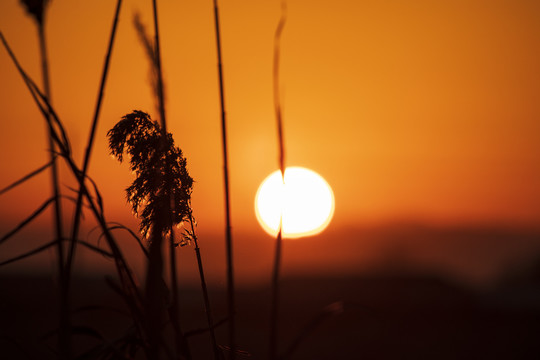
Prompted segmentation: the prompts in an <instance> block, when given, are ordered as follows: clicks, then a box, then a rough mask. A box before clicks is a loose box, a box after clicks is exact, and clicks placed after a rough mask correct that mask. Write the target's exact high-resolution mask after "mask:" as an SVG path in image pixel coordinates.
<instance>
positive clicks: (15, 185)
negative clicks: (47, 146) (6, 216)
mask: <svg viewBox="0 0 540 360" xmlns="http://www.w3.org/2000/svg"><path fill="white" fill-rule="evenodd" d="M51 165H52V161H49V162H48V163H47V164H45V165H43V166H42V167H40V168H38V169H36V170H34V171H32V172H31V173H30V174H27V175H25V176H23V177H22V178H20V179H19V180H16V181H15V182H13V183H12V184H10V185H8V186H6V187H5V188H3V189H2V190H0V195H2V194H4V193H6V192H8V191H9V190H11V189H13V188H15V187H17V186H19V185H21V184H22V183H24V182H25V181H27V180H30V179H31V178H33V177H34V176H36V175H38V174H40V173H41V172H42V171H44V170H46V169H47V168H48V167H49V166H51Z"/></svg>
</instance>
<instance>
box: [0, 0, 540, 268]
mask: <svg viewBox="0 0 540 360" xmlns="http://www.w3.org/2000/svg"><path fill="white" fill-rule="evenodd" d="M124 2H125V4H124V7H123V9H122V12H121V19H120V24H119V29H118V36H117V39H116V45H115V48H114V51H113V55H112V63H111V68H110V75H109V80H108V83H107V86H106V93H105V101H104V103H103V108H102V112H101V117H100V124H99V127H98V132H97V139H96V143H95V150H94V152H93V157H92V163H91V165H90V175H91V176H92V177H93V179H94V180H95V181H96V182H97V184H98V185H99V187H100V190H101V192H102V195H103V197H104V198H105V207H106V212H107V214H108V217H109V219H110V220H111V221H121V222H124V223H128V224H130V225H131V226H133V227H136V221H135V220H133V219H132V218H131V214H130V210H129V207H128V206H127V205H126V204H125V197H124V193H123V189H124V188H125V187H126V186H127V185H128V184H129V182H130V181H131V180H132V178H131V175H130V173H129V170H128V168H127V165H125V164H123V165H120V164H119V163H117V162H116V161H115V160H114V159H112V158H111V157H110V156H109V155H108V150H107V143H106V132H107V130H108V129H110V128H111V127H112V126H114V124H115V123H116V122H117V121H118V120H119V119H120V117H121V116H123V115H124V114H126V113H128V112H131V110H133V109H140V110H143V111H147V112H149V113H150V114H151V115H152V116H153V117H154V118H156V119H157V114H156V110H155V106H154V103H153V97H152V93H151V89H150V87H149V79H150V74H149V66H148V62H147V59H146V57H145V55H144V52H143V49H142V47H141V45H140V44H139V42H138V40H137V36H136V33H135V30H134V27H133V25H132V17H133V14H134V13H135V12H136V11H140V12H141V14H142V15H143V16H142V18H143V21H144V22H145V23H146V24H147V25H148V27H149V29H150V28H151V22H150V20H151V18H150V16H149V15H150V14H151V12H150V10H151V9H150V5H151V2H150V1H142V0H131V1H130V0H127V1H124ZM114 3H115V2H114V1H109V0H97V1H91V2H88V1H87V2H83V1H66V0H53V1H52V4H51V6H50V9H49V13H48V22H47V32H48V41H49V56H50V70H51V84H52V98H53V103H54V105H55V107H56V109H57V112H58V113H59V115H60V116H61V118H62V120H63V121H64V123H65V126H66V128H67V130H68V133H69V136H70V138H71V142H72V145H73V149H74V152H75V159H82V154H83V151H84V146H85V144H86V138H87V133H88V131H89V126H90V121H91V119H92V114H93V108H94V106H95V101H96V96H97V89H98V85H99V80H100V74H101V68H102V65H103V60H104V55H105V51H106V47H107V42H108V36H109V32H110V28H111V24H112V17H113V13H114V7H115V4H114ZM220 3H221V5H220V9H221V21H222V39H223V56H224V76H225V91H226V93H225V96H226V107H227V114H228V131H229V136H230V137H229V146H230V171H231V194H232V220H233V230H234V232H235V233H237V234H250V236H254V237H257V239H256V240H252V241H257V242H264V243H265V245H264V246H265V247H264V249H266V250H268V249H271V245H268V244H266V242H267V241H268V243H271V239H270V238H268V237H267V235H266V234H265V233H264V231H263V230H262V229H260V228H259V226H258V225H257V222H256V217H255V214H254V213H253V198H254V196H255V192H256V190H257V187H258V185H259V183H260V182H261V181H262V180H263V179H264V178H265V177H266V176H267V175H268V174H270V173H271V172H272V171H273V170H275V169H276V168H277V146H276V144H277V143H276V127H275V119H274V112H273V98H272V77H271V76H272V50H273V34H274V31H275V27H276V25H277V22H278V18H279V10H280V8H279V2H278V1H276V0H272V1H270V0H264V1H250V0H233V1H221V2H220ZM288 5H289V6H288V23H287V25H286V28H285V30H284V33H283V40H282V44H283V46H282V79H281V82H282V91H283V99H284V121H285V142H286V149H287V163H288V164H289V165H295V166H305V167H308V168H311V169H313V170H315V171H317V172H318V173H320V174H321V175H322V176H324V177H325V178H326V180H327V181H328V182H329V183H330V185H331V186H332V187H333V190H334V194H335V198H336V210H335V217H334V221H333V222H332V223H331V224H330V227H329V230H328V231H332V230H331V229H332V228H334V230H335V229H337V228H341V229H345V228H347V229H348V228H354V227H355V226H358V225H359V224H362V225H365V224H381V223H385V222H388V221H396V220H399V221H416V222H423V223H427V224H477V223H481V224H486V223H497V224H506V225H509V226H515V227H534V228H538V227H540V186H539V185H540V165H539V164H540V145H539V144H540V101H539V94H540V2H538V1H510V0H508V1H479V0H467V1H465V0H459V1H436V2H434V1H428V0H425V1H419V0H411V1H397V0H396V1H351V0H336V1H320V0H316V1H313V0H311V1H307V0H291V1H289V2H288ZM159 11H160V22H161V24H160V31H161V35H162V44H161V46H162V56H163V66H164V74H165V85H166V93H167V105H166V106H167V115H168V126H169V131H171V132H172V133H173V134H174V137H175V140H176V143H177V145H178V146H180V147H181V149H182V150H183V151H184V154H185V156H186V157H187V159H188V167H189V171H190V173H191V175H192V176H193V178H194V179H195V181H196V184H195V188H194V193H193V206H194V212H195V216H196V217H197V219H198V222H199V228H200V229H201V231H202V232H205V231H206V232H208V233H220V232H221V231H222V229H223V226H224V215H223V208H224V205H223V185H222V182H221V181H222V162H221V152H220V151H221V138H220V123H219V98H218V89H217V67H216V52H215V37H214V32H213V31H214V28H213V14H212V2H211V1H161V2H159ZM0 30H1V31H2V32H3V34H4V36H5V37H6V38H7V40H8V42H9V43H10V45H11V46H12V48H13V49H14V52H15V53H16V55H17V56H18V57H19V60H20V62H21V63H22V65H23V66H24V68H25V69H26V70H28V72H29V73H30V74H31V75H32V76H33V77H34V79H36V80H37V81H38V82H39V81H40V69H39V55H38V43H37V36H36V27H35V25H34V24H33V21H32V20H31V19H30V18H29V17H28V16H26V15H25V13H24V11H23V9H22V7H21V6H19V4H18V1H16V0H6V1H2V2H1V3H0ZM0 79H1V80H0V107H1V108H2V110H3V111H2V120H1V127H2V129H1V131H0V164H1V165H2V172H1V174H0V187H3V186H6V185H7V184H9V183H10V182H12V181H14V180H15V179H17V178H19V177H21V176H23V175H24V174H26V173H28V172H29V171H31V170H33V169H35V168H37V167H39V166H40V165H42V164H44V163H45V162H46V161H47V158H48V155H47V153H46V148H47V145H46V138H45V125H44V122H43V119H42V118H41V116H40V114H39V112H38V110H37V108H36V106H35V105H34V104H33V102H32V100H31V97H30V95H29V93H28V91H27V90H26V89H25V87H24V84H23V82H22V80H21V78H20V76H19V75H18V73H17V72H16V69H15V67H14V66H13V64H12V63H11V61H10V59H9V58H8V55H7V53H6V51H5V50H4V49H2V50H1V51H0ZM62 174H63V176H64V177H63V183H64V184H65V185H66V186H67V185H70V184H73V179H72V178H70V176H69V175H68V173H67V171H63V173H62ZM48 180H49V178H48V176H47V175H45V174H43V175H41V176H40V177H38V178H36V179H35V180H32V181H31V182H30V183H28V184H26V185H25V186H23V187H21V188H19V189H17V190H15V191H13V192H12V193H10V194H7V195H3V196H2V197H1V198H0V219H1V220H0V233H2V234H3V233H5V232H6V231H7V230H8V229H9V228H10V227H11V226H12V224H14V222H15V221H20V220H21V219H22V218H24V216H25V215H27V214H29V213H30V212H31V211H32V210H33V209H35V208H36V207H37V206H39V204H41V203H42V202H43V201H44V200H45V199H46V198H47V197H48V196H49V185H48ZM64 191H65V192H66V193H69V190H67V189H66V188H64ZM43 221H44V222H46V221H47V220H46V219H45V220H43ZM258 238H260V239H258ZM302 241H303V240H302ZM306 241H307V240H306ZM336 258H338V257H336Z"/></svg>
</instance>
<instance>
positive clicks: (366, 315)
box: [0, 273, 540, 359]
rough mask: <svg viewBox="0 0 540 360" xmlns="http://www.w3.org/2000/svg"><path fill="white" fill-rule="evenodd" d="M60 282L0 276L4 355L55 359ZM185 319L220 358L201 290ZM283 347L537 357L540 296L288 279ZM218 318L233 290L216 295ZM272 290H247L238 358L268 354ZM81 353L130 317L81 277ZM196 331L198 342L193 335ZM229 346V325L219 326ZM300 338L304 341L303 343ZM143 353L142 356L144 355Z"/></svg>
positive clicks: (408, 279) (430, 283) (197, 352)
mask: <svg viewBox="0 0 540 360" xmlns="http://www.w3.org/2000/svg"><path fill="white" fill-rule="evenodd" d="M56 287H57V285H55V284H54V282H53V280H52V279H51V278H39V277H17V276H13V277H6V276H4V277H2V278H0V319H1V322H0V330H1V331H0V339H1V340H0V344H1V345H0V346H1V348H2V353H3V355H2V358H4V359H54V358H56V357H57V355H56V354H55V353H54V350H53V349H54V348H55V344H56V342H57V340H56V334H55V326H56V324H57V317H58V315H57V311H58V309H57V306H58V305H57V304H58V301H57V299H56V298H55V297H56V294H57V293H58V291H55V288H56ZM181 294H182V295H181V298H180V308H181V314H180V317H181V319H182V323H183V325H184V329H185V332H186V336H188V341H189V345H190V347H191V351H192V355H193V356H194V358H200V359H206V358H212V349H211V348H210V347H209V346H208V342H209V339H208V337H209V334H208V332H202V333H198V332H197V329H203V328H204V327H205V326H206V325H205V322H204V320H203V319H204V309H203V308H202V307H201V300H200V299H201V293H200V288H198V287H195V286H194V287H192V288H190V287H183V288H182V289H181ZM283 294H284V296H283V299H282V306H281V316H280V319H281V321H280V325H279V330H280V344H281V345H280V347H281V352H282V353H283V354H286V353H289V354H290V355H292V356H291V358H293V359H534V358H538V356H539V355H540V342H539V341H538V338H539V336H540V293H539V292H537V291H535V290H534V288H533V287H532V286H530V285H527V284H512V285H505V286H501V287H499V288H498V289H496V290H489V291H476V290H472V289H468V288H466V287H463V286H460V285H456V284H452V283H450V282H448V281H445V280H442V279H441V278H437V277H434V276H422V275H410V276H409V275H399V276H398V275H391V274H382V273H381V274H367V275H365V276H361V277H351V278H289V279H284V280H283ZM211 295H212V298H213V299H215V302H214V304H213V305H214V312H215V314H216V317H217V320H218V321H219V320H221V319H222V318H223V317H225V316H226V314H227V304H226V301H225V299H226V289H225V288H221V289H220V288H216V287H213V288H212V290H211ZM269 299H270V288H267V287H264V286H260V287H257V286H252V287H239V288H238V292H237V303H238V309H239V310H238V314H237V323H238V342H237V343H238V351H239V352H238V358H240V359H242V358H248V357H249V358H252V359H264V358H266V357H267V351H268V349H267V347H268V341H267V333H268V326H269V324H268V313H269V310H270V301H269ZM73 302H74V304H75V306H74V309H75V312H74V315H73V323H74V334H75V335H74V337H73V344H74V347H75V349H74V353H75V354H76V355H81V354H84V353H85V352H86V351H87V350H88V349H90V348H92V347H93V346H95V345H97V344H99V343H101V340H100V339H99V337H103V338H105V339H109V341H110V342H111V344H112V343H114V339H120V338H121V337H122V336H124V335H125V334H126V333H128V332H129V331H132V329H130V324H131V322H130V318H129V315H128V314H127V313H128V312H127V310H126V309H125V305H124V304H123V303H122V302H121V300H120V299H119V297H118V296H117V294H115V293H114V292H113V290H112V289H111V288H110V287H109V286H107V284H106V283H105V282H104V281H103V279H102V278H77V279H74V281H73ZM190 335H191V336H190ZM216 335H217V337H218V342H219V343H220V344H226V342H227V326H226V325H225V324H222V325H220V326H219V327H218V329H217V332H216ZM298 336H301V337H302V341H301V342H300V343H299V344H298V346H296V347H295V346H294V344H295V340H297V339H298ZM139 355H142V354H139Z"/></svg>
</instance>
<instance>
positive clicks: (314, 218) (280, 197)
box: [255, 167, 334, 238]
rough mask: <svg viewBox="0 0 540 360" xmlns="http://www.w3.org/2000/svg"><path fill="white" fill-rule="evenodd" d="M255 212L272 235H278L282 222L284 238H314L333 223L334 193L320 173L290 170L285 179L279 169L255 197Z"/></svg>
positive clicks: (288, 169)
mask: <svg viewBox="0 0 540 360" xmlns="http://www.w3.org/2000/svg"><path fill="white" fill-rule="evenodd" d="M255 213H256V215H257V220H258V221H259V223H260V224H261V226H262V227H263V229H264V230H265V231H266V232H267V233H268V234H270V235H273V236H276V235H277V233H278V229H279V224H280V219H281V221H282V229H283V231H282V235H283V237H284V238H298V237H303V236H309V235H314V234H318V233H320V232H321V231H323V230H324V229H325V228H326V226H328V224H329V223H330V220H332V216H333V214H334V194H333V193H332V189H331V188H330V185H328V183H327V182H326V181H325V180H324V179H323V178H322V177H321V176H320V175H319V174H317V173H316V172H314V171H312V170H309V169H306V168H302V167H288V168H286V169H285V177H284V178H283V177H282V176H281V171H280V170H277V171H275V172H273V173H272V174H270V175H269V176H268V177H267V178H266V179H264V181H263V182H262V183H261V185H260V186H259V189H258V190H257V195H256V196H255Z"/></svg>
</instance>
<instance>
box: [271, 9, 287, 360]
mask: <svg viewBox="0 0 540 360" xmlns="http://www.w3.org/2000/svg"><path fill="white" fill-rule="evenodd" d="M286 10H287V7H286V3H285V0H283V1H282V2H281V17H280V19H279V23H278V26H277V28H276V32H275V35H274V67H273V69H274V71H273V79H274V107H275V114H276V122H277V130H278V134H277V135H278V148H279V158H278V159H279V168H280V170H281V176H282V181H283V182H285V146H284V140H283V118H282V111H281V99H280V91H279V70H280V68H279V60H280V46H281V44H280V40H281V34H282V32H283V27H284V26H285V22H286V19H287V18H286ZM282 225H283V222H282V219H281V218H280V221H279V231H278V234H277V236H276V250H275V254H274V268H273V272H272V295H271V301H272V303H271V310H270V359H271V360H275V359H277V358H278V324H279V290H280V288H279V276H280V267H281V251H282Z"/></svg>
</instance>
